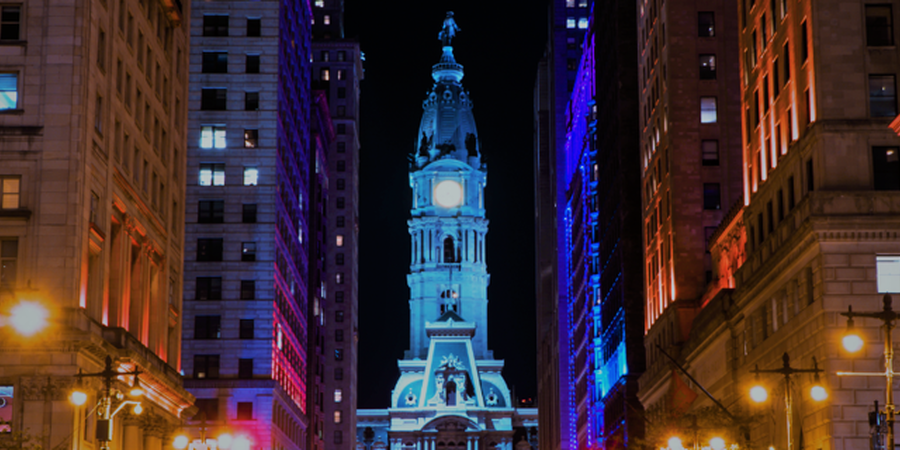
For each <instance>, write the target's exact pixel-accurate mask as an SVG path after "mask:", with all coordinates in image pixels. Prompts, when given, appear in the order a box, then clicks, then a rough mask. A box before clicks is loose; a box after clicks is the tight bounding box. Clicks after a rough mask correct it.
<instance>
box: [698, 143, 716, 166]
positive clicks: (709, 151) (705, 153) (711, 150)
mask: <svg viewBox="0 0 900 450" xmlns="http://www.w3.org/2000/svg"><path fill="white" fill-rule="evenodd" d="M700 149H701V153H702V157H703V165H704V166H718V165H719V141H717V140H715V139H707V140H704V141H703V142H701V143H700Z"/></svg>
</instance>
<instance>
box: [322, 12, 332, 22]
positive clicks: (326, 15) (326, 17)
mask: <svg viewBox="0 0 900 450" xmlns="http://www.w3.org/2000/svg"><path fill="white" fill-rule="evenodd" d="M322 23H323V24H324V25H331V16H330V15H328V14H325V15H324V16H322Z"/></svg>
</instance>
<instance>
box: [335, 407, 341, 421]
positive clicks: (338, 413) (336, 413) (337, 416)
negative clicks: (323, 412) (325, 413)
mask: <svg viewBox="0 0 900 450" xmlns="http://www.w3.org/2000/svg"><path fill="white" fill-rule="evenodd" d="M334 423H341V411H340V410H338V411H335V412H334Z"/></svg>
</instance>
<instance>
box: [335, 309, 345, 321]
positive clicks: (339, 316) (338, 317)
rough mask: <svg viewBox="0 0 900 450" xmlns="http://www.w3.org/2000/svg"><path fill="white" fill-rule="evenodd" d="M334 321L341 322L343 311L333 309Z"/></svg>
mask: <svg viewBox="0 0 900 450" xmlns="http://www.w3.org/2000/svg"><path fill="white" fill-rule="evenodd" d="M334 321H335V322H338V323H341V322H343V321H344V312H343V311H335V312H334Z"/></svg>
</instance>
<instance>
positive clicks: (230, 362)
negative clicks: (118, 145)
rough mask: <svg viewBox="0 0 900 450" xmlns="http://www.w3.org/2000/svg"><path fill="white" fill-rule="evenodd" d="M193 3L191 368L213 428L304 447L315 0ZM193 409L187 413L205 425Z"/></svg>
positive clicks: (188, 255)
mask: <svg viewBox="0 0 900 450" xmlns="http://www.w3.org/2000/svg"><path fill="white" fill-rule="evenodd" d="M196 6H197V8H196V9H194V10H193V15H192V27H191V30H192V33H191V34H192V39H191V41H192V42H191V44H192V45H191V47H192V48H191V75H190V77H191V86H192V89H191V92H192V95H191V98H190V100H189V110H190V112H189V117H188V121H189V124H188V130H189V131H188V139H187V142H188V165H187V167H188V171H187V172H188V176H187V186H188V187H187V192H188V194H187V208H186V210H187V212H186V222H187V225H186V227H187V229H186V244H185V247H186V248H185V289H184V292H185V299H186V301H185V304H186V307H185V314H184V331H185V337H186V340H185V342H186V345H185V348H184V356H183V361H184V372H185V374H186V377H187V378H188V380H187V381H186V383H185V384H186V386H187V387H188V389H189V390H190V391H191V392H192V393H193V394H194V395H195V396H196V397H197V406H198V407H199V409H200V411H201V413H204V414H205V419H206V423H208V424H209V427H210V434H212V433H214V432H215V430H220V429H222V427H224V426H225V424H226V423H227V427H228V428H229V429H230V430H231V432H232V434H233V435H240V434H245V435H247V436H248V437H249V439H250V440H251V442H252V445H254V446H258V447H260V448H265V449H272V448H279V449H281V448H284V449H299V448H305V446H306V442H307V436H306V433H308V432H310V430H309V420H308V417H307V414H308V412H309V411H308V403H307V397H308V395H310V394H311V393H310V392H309V389H308V372H307V371H308V358H309V353H310V352H312V351H314V349H312V348H310V346H309V344H308V341H307V333H308V325H309V324H308V318H309V310H310V309H309V307H310V304H309V301H310V299H309V298H308V297H307V296H308V293H309V291H308V285H309V280H308V277H309V274H310V271H309V264H310V255H309V248H310V247H309V246H310V240H311V238H310V230H311V229H310V226H309V223H310V215H311V214H314V212H315V211H313V210H312V207H313V205H314V204H315V202H314V201H313V200H314V199H311V198H310V196H309V192H310V186H311V178H315V177H316V174H314V173H311V169H312V168H313V167H314V164H312V161H311V160H313V159H314V158H316V156H315V155H314V154H311V152H312V151H313V149H315V148H316V147H315V144H314V143H310V109H311V106H312V104H313V101H312V99H311V94H310V63H309V55H310V52H311V48H310V41H311V37H310V36H311V30H310V22H311V20H312V17H311V5H310V4H309V3H308V2H306V1H281V2H276V1H271V2H252V3H245V2H233V1H224V2H200V3H197V4H196ZM197 419H198V418H197V417H195V420H194V421H193V422H192V425H196V424H197Z"/></svg>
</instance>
